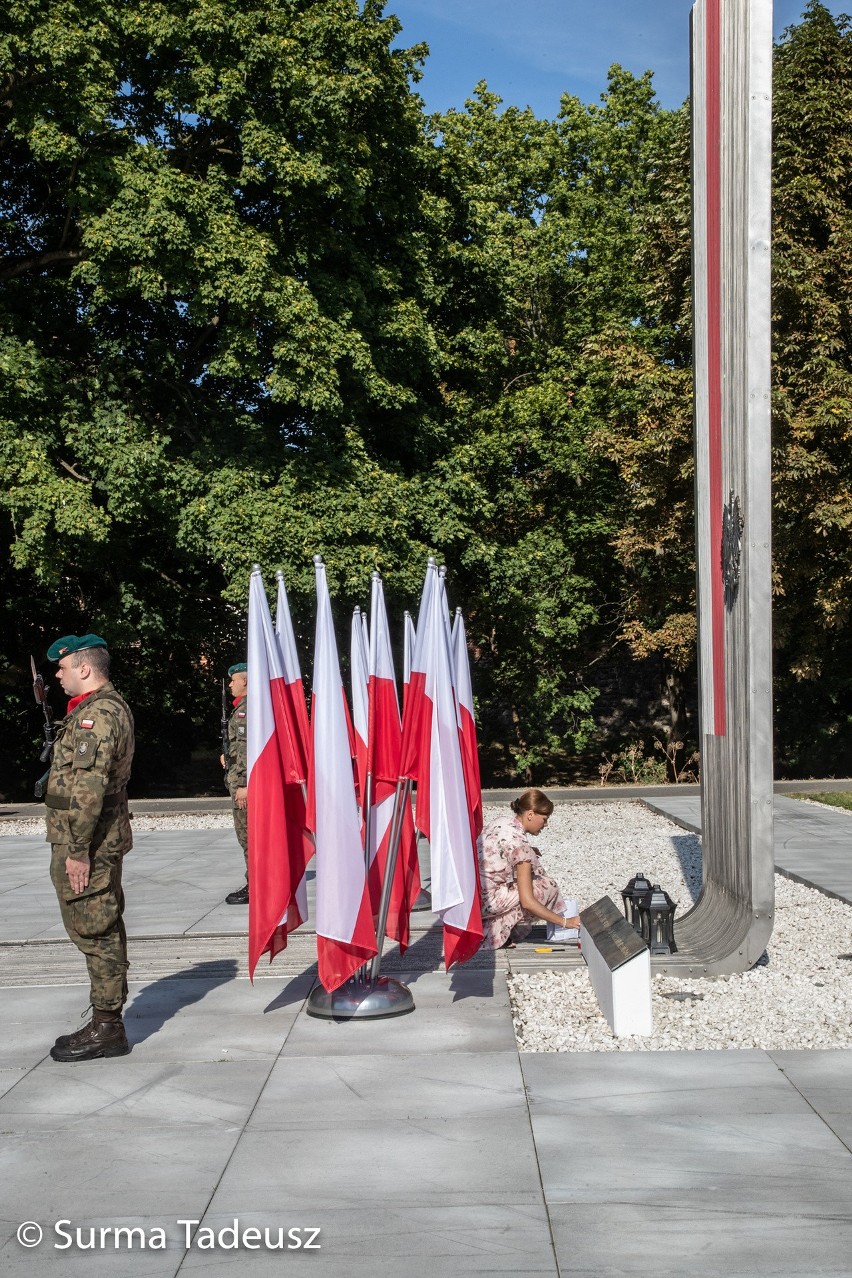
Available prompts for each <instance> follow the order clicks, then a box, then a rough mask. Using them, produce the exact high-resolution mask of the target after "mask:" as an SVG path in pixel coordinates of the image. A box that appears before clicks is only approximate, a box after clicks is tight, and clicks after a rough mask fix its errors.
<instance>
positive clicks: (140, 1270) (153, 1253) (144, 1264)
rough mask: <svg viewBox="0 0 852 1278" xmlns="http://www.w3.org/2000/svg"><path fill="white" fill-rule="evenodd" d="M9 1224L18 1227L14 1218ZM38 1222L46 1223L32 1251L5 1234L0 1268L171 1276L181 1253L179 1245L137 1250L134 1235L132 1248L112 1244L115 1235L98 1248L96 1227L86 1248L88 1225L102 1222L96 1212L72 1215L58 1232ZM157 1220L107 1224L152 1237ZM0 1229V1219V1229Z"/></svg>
mask: <svg viewBox="0 0 852 1278" xmlns="http://www.w3.org/2000/svg"><path fill="white" fill-rule="evenodd" d="M66 1219H67V1218H66ZM13 1223H14V1225H15V1226H17V1223H18V1222H17V1221H16V1222H13ZM43 1223H44V1225H46V1230H45V1236H44V1240H43V1242H42V1244H41V1246H39V1247H38V1248H36V1249H33V1250H32V1251H28V1250H26V1249H25V1248H23V1247H21V1246H20V1244H19V1243H18V1242H17V1241H16V1239H15V1238H14V1237H13V1236H12V1237H9V1238H7V1240H6V1243H5V1246H4V1245H2V1244H0V1273H2V1274H4V1275H9V1276H10V1278H34V1276H35V1275H40V1274H50V1275H53V1274H56V1275H60V1274H61V1275H62V1276H63V1278H65V1275H69V1278H89V1275H91V1274H95V1275H97V1278H101V1275H103V1276H104V1278H174V1275H175V1274H176V1273H177V1270H178V1266H179V1265H180V1262H181V1260H182V1258H183V1255H184V1252H183V1248H180V1249H176V1248H175V1247H174V1246H173V1247H172V1248H169V1247H168V1246H167V1248H166V1249H165V1250H163V1251H160V1250H152V1249H149V1248H146V1249H145V1250H142V1249H141V1248H140V1245H139V1242H138V1235H137V1236H136V1240H135V1241H134V1246H133V1247H132V1248H131V1249H126V1248H125V1247H124V1244H123V1243H122V1244H121V1245H120V1246H119V1247H118V1248H117V1249H116V1247H115V1242H114V1235H112V1236H110V1239H109V1240H108V1241H107V1243H106V1245H105V1246H104V1248H103V1249H101V1248H100V1245H99V1240H100V1235H99V1233H97V1232H96V1233H95V1235H94V1238H95V1241H96V1245H97V1247H98V1249H97V1250H94V1249H90V1248H89V1245H88V1244H89V1240H90V1238H91V1237H92V1235H91V1234H90V1230H92V1229H95V1230H96V1231H97V1230H99V1229H100V1226H101V1225H102V1223H103V1217H101V1216H98V1217H95V1218H94V1219H86V1220H80V1219H79V1218H78V1219H75V1220H74V1221H73V1222H71V1224H70V1225H63V1226H62V1227H61V1229H62V1232H61V1233H60V1232H57V1231H56V1230H55V1229H54V1222H50V1221H45V1222H43ZM157 1223H159V1222H155V1221H152V1220H148V1219H146V1218H145V1217H141V1216H128V1217H125V1218H123V1219H115V1218H112V1219H111V1220H110V1225H112V1226H115V1227H117V1228H118V1227H126V1228H137V1229H138V1228H142V1229H144V1230H145V1231H146V1235H147V1237H148V1238H153V1237H154V1235H153V1234H152V1233H151V1230H152V1228H153V1226H154V1224H157ZM2 1228H3V1225H2V1222H0V1229H2ZM78 1228H79V1229H80V1231H81V1239H82V1242H83V1246H82V1247H81V1248H78V1246H77V1234H76V1231H77V1229H78ZM172 1229H173V1231H174V1232H175V1233H176V1234H177V1235H178V1236H179V1235H180V1232H181V1231H180V1230H174V1226H172ZM69 1230H70V1232H71V1237H72V1240H73V1242H72V1245H71V1247H69V1246H68V1242H67V1237H68V1233H69ZM57 1248H61V1249H60V1250H57Z"/></svg>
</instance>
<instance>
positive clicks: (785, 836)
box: [645, 794, 852, 1273]
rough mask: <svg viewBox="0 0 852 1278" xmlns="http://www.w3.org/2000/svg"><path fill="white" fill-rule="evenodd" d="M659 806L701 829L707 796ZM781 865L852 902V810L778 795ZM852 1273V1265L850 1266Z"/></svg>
mask: <svg viewBox="0 0 852 1278" xmlns="http://www.w3.org/2000/svg"><path fill="white" fill-rule="evenodd" d="M645 802H646V803H647V805H648V807H649V808H651V809H652V811H654V812H659V813H661V814H662V815H663V816H667V817H669V818H670V820H672V821H676V822H677V823H678V824H679V825H682V826H684V827H685V828H686V829H687V830H694V831H695V832H696V833H697V834H700V833H701V796H700V795H687V796H680V795H672V794H668V795H666V796H665V797H655V798H653V799H647V798H646V799H645ZM774 811H775V868H776V870H777V871H778V873H779V874H784V875H786V877H787V878H788V879H795V880H796V882H797V883H806V884H807V885H808V886H809V887H815V888H819V890H820V891H821V892H825V893H826V895H827V896H835V897H838V898H839V899H840V900H841V901H848V902H849V903H850V904H852V812H847V811H846V810H845V809H844V808H831V807H829V806H828V805H827V804H820V805H817V804H815V803H803V802H802V801H801V800H800V799H788V798H785V797H784V796H782V795H780V794H776V795H775V804H774ZM850 1273H852V1267H850Z"/></svg>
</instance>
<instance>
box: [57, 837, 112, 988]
mask: <svg viewBox="0 0 852 1278" xmlns="http://www.w3.org/2000/svg"><path fill="white" fill-rule="evenodd" d="M66 856H67V852H66V850H65V848H64V846H63V845H62V844H58V843H54V844H52V845H51V849H50V878H51V881H52V882H53V886H54V887H55V888H56V895H57V898H58V900H59V910H60V913H61V914H62V922H63V923H64V924H65V931H66V932H67V933H68V935H69V937H70V938H71V940H72V941H73V942H74V944H75V945H76V946H77V949H78V950H80V952H81V953H82V954H84V955H85V956H86V966H87V967H88V969H89V982H90V985H91V995H90V997H91V1003H92V1007H99V1008H100V1009H101V1010H102V1011H104V1012H120V1011H121V1009H122V1008H123V1007H124V1004H125V1003H126V1001H127V968H128V966H129V965H128V962H127V933H126V932H125V930H124V920H123V918H122V917H121V916H122V914H123V913H124V892H123V891H122V889H121V865H122V861H123V859H124V857H123V853H121V852H98V853H96V854H95V855H94V856H93V857H90V866H91V874H90V876H89V883H88V887H86V889H85V890H84V891H83V892H80V893H79V895H75V894H74V892H73V891H72V889H71V884H70V883H69V881H68V874H67V872H66V870H65V858H66Z"/></svg>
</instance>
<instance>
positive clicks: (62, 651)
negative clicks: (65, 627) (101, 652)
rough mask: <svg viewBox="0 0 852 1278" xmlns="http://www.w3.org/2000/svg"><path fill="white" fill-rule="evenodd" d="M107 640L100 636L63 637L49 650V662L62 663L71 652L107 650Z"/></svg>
mask: <svg viewBox="0 0 852 1278" xmlns="http://www.w3.org/2000/svg"><path fill="white" fill-rule="evenodd" d="M106 646H107V645H106V639H102V638H101V637H100V635H63V636H62V638H61V639H57V640H56V642H55V643H52V644H51V645H50V647H49V648H48V650H47V659H48V661H61V660H62V658H63V657H67V656H68V654H69V653H71V652H82V651H83V650H84V648H105V647H106Z"/></svg>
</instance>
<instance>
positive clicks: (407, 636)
mask: <svg viewBox="0 0 852 1278" xmlns="http://www.w3.org/2000/svg"><path fill="white" fill-rule="evenodd" d="M416 639H417V633H416V631H415V629H414V622H413V621H412V620H411V613H410V612H407V613H406V614H405V621H404V632H403V640H402V686H403V700H405V689H406V688H407V687H408V685H409V682H410V680H411V658H412V657H413V656H414V644H415V641H416Z"/></svg>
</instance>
